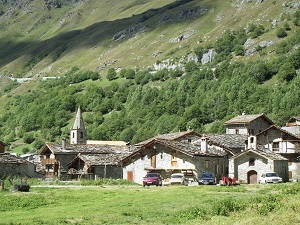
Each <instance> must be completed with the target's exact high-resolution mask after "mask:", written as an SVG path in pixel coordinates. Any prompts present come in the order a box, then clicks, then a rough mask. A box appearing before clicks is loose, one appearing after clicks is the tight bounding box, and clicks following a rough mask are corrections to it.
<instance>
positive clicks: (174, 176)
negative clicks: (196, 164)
mask: <svg viewBox="0 0 300 225" xmlns="http://www.w3.org/2000/svg"><path fill="white" fill-rule="evenodd" d="M182 177H183V175H180V174H178V175H172V178H182Z"/></svg>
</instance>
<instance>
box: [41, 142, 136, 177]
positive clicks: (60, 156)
mask: <svg viewBox="0 0 300 225" xmlns="http://www.w3.org/2000/svg"><path fill="white" fill-rule="evenodd" d="M129 151H130V147H129V146H126V145H125V146H119V145H117V146H113V145H98V144H95V145H88V144H84V145H71V144H70V145H66V144H63V145H59V144H56V143H46V145H45V146H44V148H43V149H42V151H41V153H40V154H41V155H42V156H43V159H42V164H43V165H44V176H45V178H59V179H62V180H67V179H69V178H70V177H71V178H72V177H74V176H70V175H78V174H79V175H89V176H90V177H92V175H94V176H95V175H97V176H99V177H103V176H102V175H103V174H104V172H100V169H99V168H101V167H103V168H104V167H105V168H106V170H107V172H106V177H110V175H109V174H113V173H114V172H109V171H108V168H107V164H109V166H110V168H111V169H112V166H116V167H119V166H120V165H119V164H118V163H119V161H120V160H119V161H117V162H115V163H112V160H113V159H118V158H119V157H121V156H124V157H125V156H126V155H127V154H129ZM111 154H115V155H116V156H115V157H113V158H109V157H110V156H111ZM96 155H98V156H96ZM107 157H108V158H107ZM109 160H111V161H110V162H109ZM76 163H77V164H76ZM101 163H103V164H102V165H101ZM96 167H97V169H96V170H95V168H96ZM70 169H72V170H71V171H70ZM112 170H114V171H115V170H118V168H117V169H115V168H114V169H112ZM78 171H79V172H78ZM92 172H93V173H92ZM101 174H102V175H101ZM85 177H88V176H85ZM116 178H122V176H121V173H120V176H118V177H116Z"/></svg>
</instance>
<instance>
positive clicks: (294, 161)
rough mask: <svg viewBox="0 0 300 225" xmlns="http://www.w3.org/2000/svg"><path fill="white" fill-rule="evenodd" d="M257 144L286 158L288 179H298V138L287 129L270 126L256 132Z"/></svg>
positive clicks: (299, 142) (299, 169)
mask: <svg viewBox="0 0 300 225" xmlns="http://www.w3.org/2000/svg"><path fill="white" fill-rule="evenodd" d="M256 137H257V145H258V146H261V147H262V148H264V149H268V150H269V151H272V152H274V153H277V154H280V155H282V156H283V157H285V158H287V159H288V162H289V167H288V173H289V179H290V180H298V179H300V161H299V159H300V138H299V137H297V136H296V135H294V134H292V133H289V132H288V131H286V130H284V129H282V128H280V127H277V126H275V125H273V126H270V127H269V128H268V129H266V130H264V131H262V132H260V133H258V134H257V135H256Z"/></svg>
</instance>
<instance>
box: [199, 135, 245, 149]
mask: <svg viewBox="0 0 300 225" xmlns="http://www.w3.org/2000/svg"><path fill="white" fill-rule="evenodd" d="M205 136H207V137H208V138H209V140H208V144H210V145H217V146H220V147H222V148H225V149H245V142H246V141H247V140H248V136H247V135H244V134H206V135H205Z"/></svg>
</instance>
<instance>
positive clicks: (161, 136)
mask: <svg viewBox="0 0 300 225" xmlns="http://www.w3.org/2000/svg"><path fill="white" fill-rule="evenodd" d="M190 134H194V135H196V136H199V137H201V134H198V133H197V132H195V131H193V130H187V131H182V132H175V133H169V134H159V135H157V136H156V137H154V138H150V139H147V140H145V141H142V142H139V143H137V144H135V146H143V145H145V144H147V143H149V142H151V141H153V140H154V139H157V138H159V139H165V140H176V139H178V138H181V137H184V136H186V135H190Z"/></svg>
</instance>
